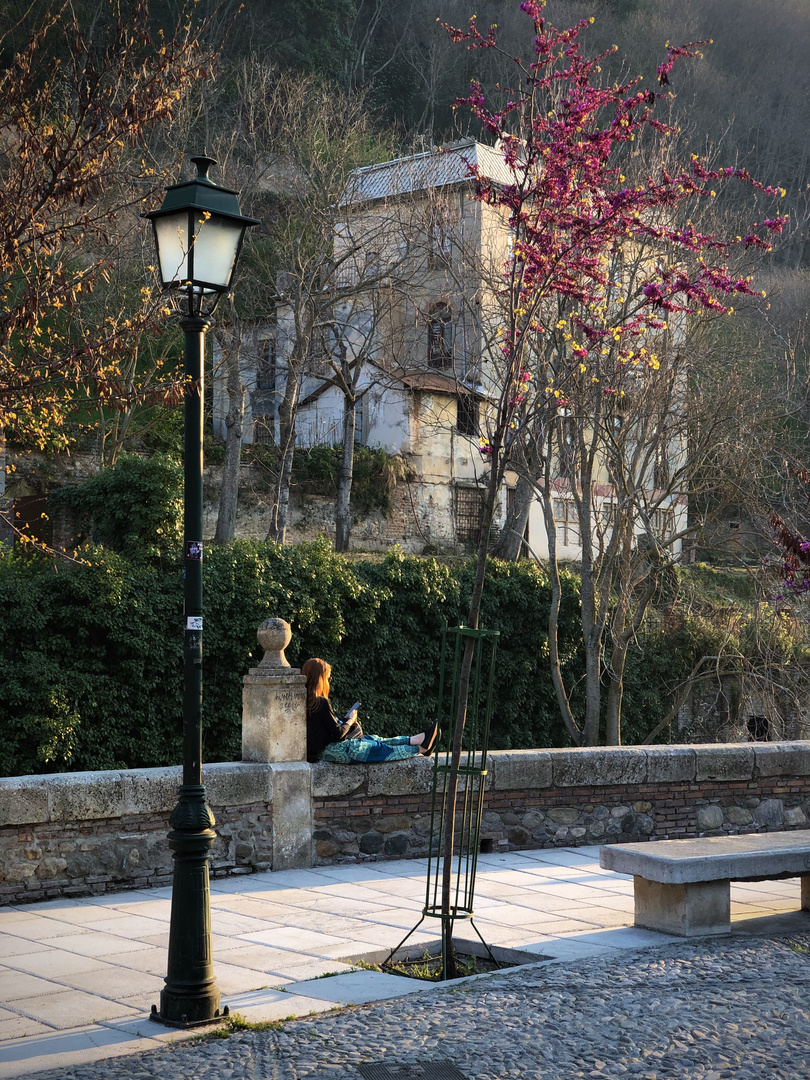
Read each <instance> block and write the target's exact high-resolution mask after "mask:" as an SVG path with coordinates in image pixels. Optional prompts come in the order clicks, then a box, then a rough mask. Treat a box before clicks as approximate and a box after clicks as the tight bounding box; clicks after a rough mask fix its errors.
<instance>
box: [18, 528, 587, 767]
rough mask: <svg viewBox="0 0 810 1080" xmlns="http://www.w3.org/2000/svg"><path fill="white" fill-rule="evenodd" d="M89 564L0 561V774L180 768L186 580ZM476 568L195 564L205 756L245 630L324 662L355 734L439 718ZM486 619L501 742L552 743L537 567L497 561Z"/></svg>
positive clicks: (142, 566)
mask: <svg viewBox="0 0 810 1080" xmlns="http://www.w3.org/2000/svg"><path fill="white" fill-rule="evenodd" d="M84 557H85V558H86V559H87V561H88V564H87V565H75V566H69V567H66V566H65V565H55V564H54V563H53V561H51V560H48V559H45V558H38V557H34V558H31V557H30V556H29V557H26V558H23V557H20V556H17V555H14V554H12V553H10V552H8V551H5V552H3V553H2V554H0V609H2V610H3V612H4V619H3V621H2V625H0V722H2V725H3V732H4V738H3V740H2V742H0V772H1V773H2V774H3V775H21V774H26V773H33V772H54V771H60V770H68V769H69V770H81V769H110V768H121V767H130V768H136V767H144V766H152V765H165V764H172V763H177V762H179V761H180V756H181V744H180V735H181V715H182V703H181V692H182V659H181V623H182V620H181V612H182V587H183V583H182V567H181V565H180V562H179V551H173V550H171V549H169V550H168V551H166V550H164V551H163V552H162V553H161V554H156V553H155V549H152V551H151V557H150V558H149V559H148V560H142V561H139V560H137V559H134V558H126V557H124V556H123V555H119V554H116V553H115V552H112V551H110V550H108V549H104V548H101V547H95V548H88V549H86V550H85V551H84ZM471 575H472V567H471V565H468V564H460V565H458V564H457V565H454V566H448V565H445V564H442V563H439V562H437V561H435V560H433V559H420V558H415V557H406V556H404V555H402V554H401V553H400V552H398V551H394V552H392V553H391V554H390V555H389V556H388V557H387V558H386V559H385V560H384V561H383V562H368V561H356V560H351V559H347V558H345V557H343V556H338V555H335V554H333V552H332V551H331V548H330V545H329V543H328V542H327V541H319V542H315V543H312V544H303V545H298V546H295V547H280V546H278V545H276V544H261V543H253V542H246V541H236V542H235V543H233V544H231V545H229V546H227V547H225V548H211V549H208V550H206V555H205V562H204V589H205V633H204V638H203V640H204V650H205V653H204V665H205V667H204V723H205V734H204V739H205V750H204V754H205V759H206V760H208V761H228V760H233V759H237V758H238V757H239V756H240V749H241V692H242V676H243V675H244V674H245V673H246V671H247V669H248V667H250V666H252V665H255V664H256V663H257V662H258V661H259V659H260V657H261V653H260V650H259V648H258V646H257V644H256V628H257V626H258V625H259V623H260V622H262V620H263V619H266V618H268V617H270V616H278V617H281V618H283V619H287V620H288V621H289V622H290V623H291V625H292V628H293V641H292V644H291V646H290V648H289V650H288V658H289V660H290V662H291V663H292V664H293V665H294V666H300V664H301V663H302V662H303V661H304V660H305V659H306V658H307V657H308V656H313V655H319V656H323V657H324V658H325V659H327V660H328V661H329V662H330V663H332V665H333V666H334V669H335V672H334V683H333V698H334V700H335V702H336V704H337V705H338V706H339V707H343V706H345V707H348V706H349V705H350V704H351V703H352V701H354V700H356V699H357V698H359V699H361V700H362V702H363V707H362V710H361V714H362V717H363V720H364V724H365V726H366V730H373V731H376V732H378V733H379V734H382V735H386V734H389V735H390V734H396V733H399V732H403V731H416V730H421V728H422V727H424V726H425V725H426V723H427V722H428V721H429V719H430V717H431V715H432V713H433V711H434V710H435V705H436V689H437V678H438V667H439V648H440V634H441V628H442V627H443V626H444V625H445V623H448V624H450V625H453V624H455V623H458V622H459V621H462V619H463V612H464V610H465V604H466V601H467V596H468V594H469V589H470V585H471ZM485 597H486V599H485V603H484V612H483V619H482V624H483V625H485V626H487V627H490V628H492V629H499V630H501V632H502V638H501V648H500V652H499V662H498V669H497V683H496V688H495V700H496V703H497V704H496V721H495V726H494V730H493V738H492V743H493V745H494V746H495V747H501V748H503V747H518V746H524V747H528V746H543V745H554V744H560V743H564V742H565V741H566V740H565V737H564V733H563V731H562V730H561V727H560V724H559V721H558V719H557V710H556V706H555V703H554V696H553V688H552V686H551V681H550V679H549V677H548V675H547V673H546V671H545V666H544V663H543V659H544V655H545V622H546V618H547V613H548V588H547V584H546V579H545V575H544V574H543V572H542V570H541V569H540V568H538V567H536V566H533V565H531V564H520V565H514V564H506V563H493V564H492V566H491V568H490V572H489V580H488V582H487V586H486V589H485ZM576 603H577V596H576V589H575V582H574V581H573V580H567V582H566V597H565V610H566V612H567V614H568V619H567V627H566V640H567V662H568V663H569V664H575V663H577V662H578V655H577V654H578V642H579V639H578V637H577V628H576V620H575V613H576Z"/></svg>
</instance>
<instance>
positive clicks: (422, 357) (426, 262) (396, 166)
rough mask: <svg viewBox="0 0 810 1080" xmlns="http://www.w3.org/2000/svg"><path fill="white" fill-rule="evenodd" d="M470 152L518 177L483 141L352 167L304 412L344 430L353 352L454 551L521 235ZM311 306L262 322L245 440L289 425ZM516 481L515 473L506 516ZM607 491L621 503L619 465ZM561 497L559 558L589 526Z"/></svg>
mask: <svg viewBox="0 0 810 1080" xmlns="http://www.w3.org/2000/svg"><path fill="white" fill-rule="evenodd" d="M471 167H474V168H475V169H477V170H478V171H479V172H480V173H481V174H483V175H484V176H487V177H489V178H490V179H492V180H493V181H495V182H496V183H504V184H506V183H509V182H511V179H512V177H511V174H510V172H509V171H508V169H507V167H506V166H505V164H504V161H503V158H502V156H501V154H500V152H499V151H498V150H496V149H494V148H492V147H488V146H484V145H483V144H481V143H478V142H475V141H474V140H465V141H463V142H461V143H458V144H456V145H455V146H453V147H450V148H448V149H446V150H444V151H430V152H426V153H423V154H418V155H414V156H410V157H406V158H401V159H398V160H396V161H392V162H386V163H384V164H380V165H374V166H370V167H368V168H364V169H360V170H357V171H356V172H355V173H353V174H351V177H350V183H349V186H348V189H347V191H346V194H345V197H344V199H343V201H342V204H341V208H342V210H343V212H344V219H343V220H341V221H340V223H339V224H338V226H337V228H336V231H335V241H334V259H335V267H337V268H339V270H334V269H333V273H332V279H331V280H332V286H331V287H332V289H333V294H332V300H331V302H330V303H326V304H325V303H324V302H323V298H322V297H320V296H319V297H318V310H319V315H318V317H317V319H315V320H314V322H315V323H316V324H317V325H315V326H314V328H313V329H312V333H311V337H310V340H309V342H308V356H307V362H306V365H304V366H302V367H301V369H300V375H299V387H298V400H299V407H298V414H297V421H296V445H297V446H299V447H310V446H315V445H320V444H329V445H333V446H339V445H341V444H342V442H343V427H344V403H345V394H344V391H343V389H342V388H341V386H340V385H339V383H340V380H339V379H337V378H336V377H335V365H334V363H330V358H331V359H332V360H333V361H334V358H335V357H336V356H337V355H338V353H341V354H342V358H343V370H344V373H345V372H348V373H349V374H348V377H349V378H350V380H351V381H352V392H353V394H354V396H355V397H356V398H357V402H356V406H355V412H354V416H355V441H356V442H358V443H362V444H365V445H368V446H373V447H380V448H383V449H385V450H386V451H388V452H389V453H391V454H399V455H402V456H403V458H404V460H405V462H406V465H407V468H408V471H409V475H410V477H411V478H412V479H411V480H410V482H409V491H408V496H409V499H410V500H411V503H412V505H413V507H414V513H415V514H416V515H418V519H419V522H420V540H421V541H424V540H427V541H428V542H429V543H430V544H432V545H435V546H436V547H437V548H445V549H451V550H452V549H457V550H461V549H463V548H464V547H465V546H466V545H469V544H471V543H474V542H476V541H477V537H478V532H479V521H480V512H481V500H482V490H483V483H484V480H485V475H486V472H487V468H488V466H487V461H486V458H485V457H484V456H483V455H482V454H481V451H480V447H479V428H480V423H481V418H482V410H485V409H486V408H487V401H488V399H489V394H488V384H489V379H490V376H491V373H490V372H489V370H488V366H487V360H486V356H487V347H486V341H485V338H486V335H487V333H488V329H487V311H488V306H489V309H490V311H491V310H492V307H493V305H492V303H491V300H490V298H491V297H492V289H493V284H492V283H493V282H495V280H496V277H497V276H498V275H499V274H500V272H501V267H502V265H503V262H504V260H505V258H506V257H507V256H508V252H509V245H510V242H511V240H510V233H509V229H508V227H507V223H506V220H505V218H504V216H503V211H502V210H501V209H500V208H497V207H490V206H488V205H486V204H485V203H482V202H478V201H474V200H472V199H470V197H469V195H470V190H471V181H470V175H471V173H470V168H471ZM280 291H281V292H282V294H284V282H283V280H282V282H281V289H280ZM293 291H294V290H292V289H291V290H290V295H291V296H292V293H293ZM324 312H326V316H325V315H324ZM297 314H298V316H299V317H298V318H297V319H296V309H295V304H294V301H293V300H292V299H291V300H290V301H289V302H286V303H285V302H284V299H282V303H281V304H280V305H279V307H278V313H277V321H276V323H275V325H273V326H263V327H260V328H257V329H256V330H255V331H254V333H255V342H256V347H255V349H254V350H253V355H252V356H251V357H249V358H248V360H247V361H246V362H245V363H244V364H243V370H242V373H241V374H242V382H243V385H244V387H245V390H246V416H245V424H244V432H245V434H244V439H245V441H246V442H251V441H259V442H270V443H273V442H275V441H276V440H277V438H278V431H279V406H280V403H281V400H282V398H283V395H284V391H285V388H286V387H287V379H288V376H289V371H290V358H291V356H292V355H293V348H294V342H295V327H294V324H295V323H296V322H297V323H298V325H299V327H300V311H299V312H298V313H297ZM490 321H491V320H490ZM225 409H226V397H225V389H224V383H223V380H222V379H219V380H217V378H216V375H215V387H214V424H215V427H216V428H218V429H219V431H220V433H224V428H223V417H224V412H225ZM675 452H681V451H680V450H676V451H675ZM516 481H517V477H516V476H514V475H508V476H507V481H506V484H505V485H504V488H503V491H502V496H501V499H500V500H499V501H500V505H499V507H498V508H497V511H496V517H495V525H496V527H500V526H502V524H503V521H504V518H505V514H506V511H507V506H508V501H509V498H510V495H509V492H510V489H513V488H514V485H515V483H516ZM600 490H601V491H602V494H601V495H600V496H599V497H600V499H603V500H604V502H605V504H606V506H608V507H609V504H610V499H611V489H610V483H609V478H608V477H605V483H604V484H602V485H601V488H600ZM554 509H555V520H556V525H557V529H556V532H557V544H558V557H560V558H562V559H571V560H575V559H577V558H578V557H579V555H580V551H581V549H580V538H579V535H578V531H577V526H576V520H575V515H574V513H573V505H572V503H571V500H570V498H568V497H567V496H566V493H565V491H564V490H563V489H562V488H561V490H560V492H559V497H558V498H556V499H555V500H554ZM606 512H607V511H606ZM656 513H657V519H656V523H655V527H656V528H660V530H661V534H662V535H663V534H665V533H668V532H670V533H671V531H673V530H674V531H677V530H679V529H680V528H681V527H683V524H684V523H685V515H686V505H685V500H680V501H673V502H672V505H671V506H662V507H661V508H659V509H658V510H657V511H656ZM526 540H527V542H528V545H529V550H530V551H531V552H533V553H534V554H536V555H537V556H538V557H540V558H543V557H546V556H547V554H548V547H547V542H546V533H545V525H544V522H543V517H542V510H541V507H540V505H539V504H535V505H533V507H532V509H531V512H530V516H529V522H528V526H527V533H526ZM678 543H679V542H678ZM413 546H414V547H415V548H416V549H418V550H421V546H424V544H423V543H422V544H421V546H420V544H419V543H415V544H414V545H413Z"/></svg>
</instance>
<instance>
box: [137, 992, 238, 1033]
mask: <svg viewBox="0 0 810 1080" xmlns="http://www.w3.org/2000/svg"><path fill="white" fill-rule="evenodd" d="M162 999H163V995H162V994H161V1002H160V1004H161V1008H162V1007H163V1004H164V1003H163V1000H162ZM230 1015H231V1010H230V1008H229V1006H227V1005H224V1006H223V1008H222V1012H221V1013H220V1011H219V1009H217V1010H216V1011H215V1012H214V1015H213V1017H212V1016H211V1014H210V1012H206V1016H208V1019H207V1020H189V1019H188V1018H187V1014H186V1013H184V1014H183V1015H182V1016H181V1017H180V1019H179V1020H170V1019H169V1018H168V1017H167V1016H164V1015H163V1013H162V1012H159V1011H158V1007H157V1005H153V1006H152V1011H151V1013H150V1014H149V1019H150V1020H154V1021H155V1023H156V1024H164V1025H165V1026H166V1027H173V1028H194V1027H208V1026H209V1025H211V1024H216V1023H217V1021H218V1020H227V1018H228V1017H229V1016H230Z"/></svg>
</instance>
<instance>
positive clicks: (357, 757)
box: [301, 657, 441, 765]
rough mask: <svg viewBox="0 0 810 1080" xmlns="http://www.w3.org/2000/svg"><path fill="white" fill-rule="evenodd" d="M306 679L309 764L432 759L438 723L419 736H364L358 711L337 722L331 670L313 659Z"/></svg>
mask: <svg viewBox="0 0 810 1080" xmlns="http://www.w3.org/2000/svg"><path fill="white" fill-rule="evenodd" d="M301 674H302V675H303V676H304V677H305V678H306V680H307V761H332V762H336V763H338V764H340V765H352V764H355V763H356V762H364V761H402V760H404V759H405V758H412V757H416V755H417V754H422V755H423V756H425V757H430V755H431V754H432V753H433V749H434V747H435V745H436V742H437V741H438V739H439V737H440V735H441V732H440V731H439V729H438V726H437V724H435V723H434V724H433V725H432V727H429V728H428V729H427V731H420V732H419V733H418V734H417V735H395V736H394V738H392V739H381V738H380V737H379V736H378V735H364V734H363V729H362V728H361V727H360V724H359V723H358V721H357V709H356V708H354V709H352V710H351V712H349V713H347V714H346V718H345V720H338V718H337V717H336V716H335V713H334V710H333V709H332V706H331V705H330V704H329V680H330V678H331V676H332V668H331V667H330V665H329V664H327V663H326V662H325V661H324V660H319V659H318V658H317V657H314V658H313V659H312V660H307V661H306V663H305V664H304V666H303V667H302V668H301Z"/></svg>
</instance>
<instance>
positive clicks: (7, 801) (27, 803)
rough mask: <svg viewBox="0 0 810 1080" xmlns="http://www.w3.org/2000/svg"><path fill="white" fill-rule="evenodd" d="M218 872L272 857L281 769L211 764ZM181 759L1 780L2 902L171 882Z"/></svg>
mask: <svg viewBox="0 0 810 1080" xmlns="http://www.w3.org/2000/svg"><path fill="white" fill-rule="evenodd" d="M203 773H204V781H205V785H206V791H207V795H208V802H209V805H210V806H211V807H212V809H213V811H214V814H215V816H216V819H217V824H216V832H217V840H216V843H215V844H214V848H213V851H212V855H211V863H210V866H211V873H212V875H214V876H222V875H224V874H232V873H249V872H250V871H252V870H258V869H267V868H268V867H270V866H271V865H272V837H273V770H272V767H271V766H268V765H253V764H249V763H236V764H225V765H208V766H206V767H205V768H204V770H203ZM180 783H181V770H180V768H179V767H178V768H166V769H131V770H126V771H121V772H95V773H61V774H58V775H52V776H25V777H10V778H5V779H0V903H21V902H24V901H33V900H42V899H48V898H50V897H54V896H79V895H86V894H88V893H100V892H104V891H106V890H110V891H113V890H116V889H124V888H147V887H152V886H155V885H164V884H168V883H169V882H170V881H171V876H172V859H171V852H170V851H169V847H168V844H167V842H166V835H167V832H168V828H169V824H168V821H169V815H170V814H171V812H172V810H173V809H174V806H175V804H176V802H177V791H178V788H179V786H180Z"/></svg>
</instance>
